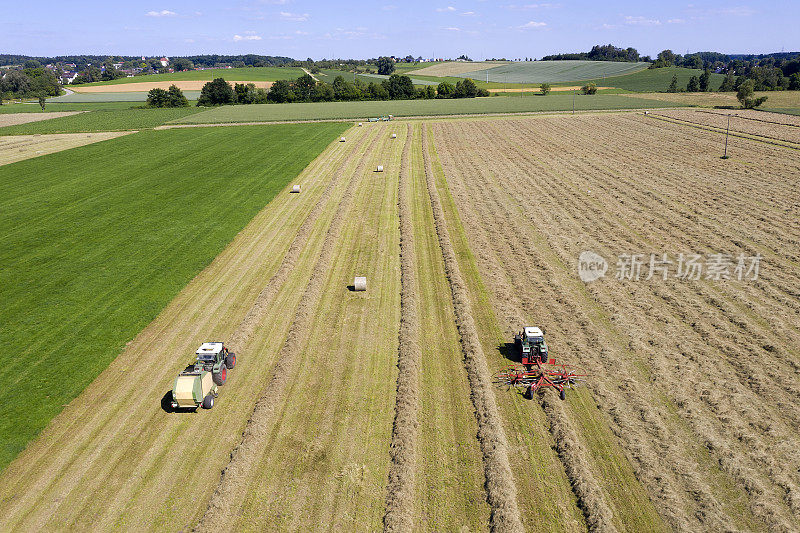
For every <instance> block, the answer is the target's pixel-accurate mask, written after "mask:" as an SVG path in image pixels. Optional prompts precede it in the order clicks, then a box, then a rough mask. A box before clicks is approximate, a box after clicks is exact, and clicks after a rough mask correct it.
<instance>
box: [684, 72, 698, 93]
mask: <svg viewBox="0 0 800 533" xmlns="http://www.w3.org/2000/svg"><path fill="white" fill-rule="evenodd" d="M699 90H700V80H699V79H698V78H697V76H692V77H691V78H689V83H687V84H686V92H687V93H696V92H698V91H699Z"/></svg>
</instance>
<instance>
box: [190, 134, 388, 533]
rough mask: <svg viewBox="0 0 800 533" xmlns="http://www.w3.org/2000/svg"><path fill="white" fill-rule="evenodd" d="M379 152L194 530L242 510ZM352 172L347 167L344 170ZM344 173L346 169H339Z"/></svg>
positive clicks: (328, 239)
mask: <svg viewBox="0 0 800 533" xmlns="http://www.w3.org/2000/svg"><path fill="white" fill-rule="evenodd" d="M371 138H372V137H369V136H365V139H364V141H362V144H361V145H359V147H358V149H356V150H355V151H353V152H352V153H351V156H350V157H349V158H348V160H352V159H354V158H355V157H356V156H357V155H358V154H359V153H360V148H361V146H363V144H364V143H366V141H367V140H370V139H371ZM374 150H375V144H374V143H372V144H371V145H370V146H369V148H368V150H367V154H365V155H364V156H363V157H362V159H361V162H360V163H359V164H358V165H357V167H356V169H355V171H354V172H353V173H352V175H351V177H350V182H349V183H348V185H347V188H346V190H345V192H344V194H343V195H342V198H341V200H340V201H339V203H338V205H337V209H336V213H335V214H334V216H333V219H332V220H331V222H330V225H329V226H328V230H327V232H326V234H325V240H324V242H323V244H322V250H321V251H320V254H319V256H318V258H317V260H316V262H315V263H314V266H313V269H312V272H311V277H310V279H309V281H308V283H307V284H306V287H305V289H304V291H303V296H302V297H301V299H300V303H299V304H298V306H297V308H296V309H295V313H294V317H293V320H292V323H291V325H290V327H289V332H288V334H287V336H286V340H285V341H284V343H283V345H282V346H281V349H280V351H279V353H278V355H277V359H276V363H275V366H274V368H273V370H272V372H271V377H270V380H269V381H268V382H267V384H266V385H265V386H264V387H263V389H262V390H261V392H260V394H259V397H258V400H257V401H256V404H255V406H254V408H253V412H252V414H251V415H250V417H249V419H248V420H247V424H246V426H245V429H244V431H243V432H242V439H241V441H240V442H239V444H237V445H236V446H235V447H234V449H233V450H232V451H231V455H230V461H229V462H228V465H227V466H226V467H225V468H224V469H223V470H222V472H221V473H220V480H219V483H218V485H217V488H216V489H215V491H214V493H213V494H212V496H211V498H210V500H209V502H208V505H207V507H206V510H205V512H204V513H203V516H202V517H201V518H200V521H199V522H198V524H197V526H196V527H195V531H219V530H221V529H224V528H225V526H227V525H229V524H230V522H231V520H232V519H233V518H234V516H235V514H236V511H237V510H238V505H237V504H238V503H240V502H241V501H242V498H241V496H242V494H243V493H244V491H245V490H246V483H247V480H248V478H249V476H250V474H251V473H252V468H253V464H254V462H255V461H256V459H257V457H258V453H259V451H260V448H261V444H262V443H263V440H264V437H265V435H266V433H267V431H268V421H269V419H270V418H271V417H272V414H273V413H274V412H275V410H276V408H277V407H278V406H279V404H280V402H281V400H282V399H283V398H284V396H285V393H286V387H287V386H288V382H289V380H290V378H291V377H292V376H294V374H295V373H296V372H295V371H296V367H297V364H298V363H299V355H300V353H301V352H302V350H303V349H304V347H305V346H306V343H307V340H308V330H309V328H310V327H311V325H312V320H313V318H314V312H315V310H316V308H317V306H318V305H319V302H320V300H321V298H322V293H323V291H322V289H323V286H324V284H325V280H326V278H327V273H328V270H329V269H328V268H327V267H328V266H329V265H330V263H331V261H332V260H333V256H334V252H335V251H336V247H335V245H336V241H337V240H338V238H339V235H340V233H341V230H342V228H343V227H344V223H345V221H346V218H347V215H348V214H349V213H350V210H351V207H352V204H353V198H354V197H355V193H356V190H357V189H358V185H359V184H360V183H361V182H362V181H363V180H364V172H363V171H364V167H365V165H366V162H367V160H368V157H367V155H368V154H369V153H370V152H372V151H374ZM343 168H344V170H343V171H344V172H347V167H343ZM340 172H342V171H340Z"/></svg>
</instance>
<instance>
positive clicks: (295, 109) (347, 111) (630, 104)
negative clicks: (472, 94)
mask: <svg viewBox="0 0 800 533" xmlns="http://www.w3.org/2000/svg"><path fill="white" fill-rule="evenodd" d="M675 105H676V104H671V103H667V102H658V101H654V100H645V99H642V98H630V97H625V96H618V95H613V94H608V95H606V94H598V95H594V96H583V95H579V96H577V97H576V98H575V109H576V110H582V111H584V110H595V109H597V110H603V109H609V110H610V109H641V108H647V107H673V106H675ZM571 109H572V96H571V95H549V96H546V97H531V98H506V97H502V96H497V97H489V98H467V99H461V100H390V101H385V102H325V103H311V104H260V105H249V106H225V107H218V108H214V109H209V110H207V111H204V112H202V113H198V114H195V115H191V116H187V117H182V118H180V119H176V120H174V121H173V122H175V123H179V124H215V123H225V122H251V121H252V122H267V121H273V120H275V121H282V120H324V119H364V120H366V119H367V118H368V117H377V116H381V115H388V114H391V115H394V116H396V117H403V116H435V115H462V114H483V113H526V112H536V111H567V110H571ZM68 118H69V117H68ZM58 120H62V119H58ZM31 127H35V126H33V125H32V126H31ZM14 128H22V126H14ZM6 129H8V128H6Z"/></svg>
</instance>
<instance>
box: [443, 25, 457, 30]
mask: <svg viewBox="0 0 800 533" xmlns="http://www.w3.org/2000/svg"><path fill="white" fill-rule="evenodd" d="M442 29H443V30H445V31H461V28H456V27H455V26H450V27H449V28H442Z"/></svg>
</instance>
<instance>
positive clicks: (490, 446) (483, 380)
mask: <svg viewBox="0 0 800 533" xmlns="http://www.w3.org/2000/svg"><path fill="white" fill-rule="evenodd" d="M422 144H423V150H422V154H423V160H424V163H425V182H426V186H427V188H428V195H429V196H430V200H431V206H432V209H433V216H434V226H435V230H436V234H437V236H438V238H439V245H440V247H441V251H442V256H443V259H444V265H445V272H446V274H447V278H448V281H449V283H450V290H451V293H452V297H453V309H454V312H455V315H456V320H457V327H458V332H459V335H460V337H461V347H462V352H463V355H464V360H465V366H466V368H467V374H468V379H469V384H470V389H471V391H472V401H473V405H474V407H475V416H476V419H477V422H478V440H479V441H480V443H481V451H482V453H483V461H484V473H485V476H486V493H487V499H488V502H489V506H490V508H491V518H490V526H491V528H492V530H493V531H498V532H499V531H502V532H506V531H512V532H513V531H523V530H524V529H523V527H522V520H521V517H520V512H519V508H518V507H517V490H516V486H515V484H514V478H513V475H512V474H511V466H510V464H509V460H508V442H507V440H506V436H505V432H504V430H503V424H502V421H501V419H500V415H499V413H498V410H497V405H496V403H495V399H494V393H493V391H492V385H491V376H490V374H489V369H488V367H487V365H486V358H485V356H484V354H483V348H482V346H481V344H480V340H479V339H478V333H477V329H476V327H475V323H474V321H473V319H472V315H471V311H470V302H469V295H468V294H467V288H466V285H465V284H464V281H463V279H462V277H461V273H460V269H459V266H458V260H457V258H456V255H455V251H454V250H453V245H452V243H451V242H450V236H449V232H448V229H447V226H446V221H445V218H444V212H443V210H442V205H441V201H440V199H439V194H438V192H437V190H436V184H435V183H434V176H433V168H432V166H431V160H430V154H429V152H428V150H429V147H428V138H427V127H426V126H425V125H423V128H422Z"/></svg>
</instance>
